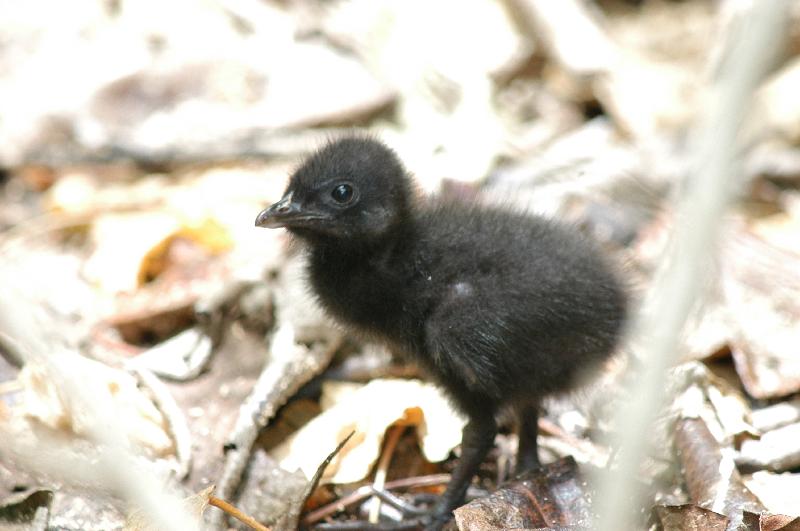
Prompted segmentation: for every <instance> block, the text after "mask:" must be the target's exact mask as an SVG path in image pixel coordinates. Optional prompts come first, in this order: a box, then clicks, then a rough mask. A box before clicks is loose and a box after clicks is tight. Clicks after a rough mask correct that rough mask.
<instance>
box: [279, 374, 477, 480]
mask: <svg viewBox="0 0 800 531" xmlns="http://www.w3.org/2000/svg"><path fill="white" fill-rule="evenodd" d="M322 405H323V408H324V409H325V410H324V412H323V413H322V414H321V415H319V416H318V417H316V418H315V419H314V420H312V421H311V422H309V423H308V424H306V425H305V426H304V427H303V428H302V429H301V430H300V431H298V432H297V433H296V434H295V435H294V436H292V437H291V438H290V439H289V440H287V441H286V442H285V443H283V444H282V445H280V446H278V447H277V448H276V449H275V450H273V451H272V455H273V456H274V457H275V458H276V459H277V460H278V461H279V462H280V464H281V466H282V467H283V468H284V469H286V470H289V471H294V470H296V469H298V468H299V469H300V470H302V471H303V473H304V474H305V475H306V477H308V478H311V477H312V476H313V475H314V473H315V472H316V470H317V467H318V466H319V464H320V463H321V462H322V461H323V460H324V459H325V458H326V457H327V454H328V452H329V451H330V449H331V448H334V447H336V444H337V443H338V442H339V441H341V440H342V439H343V438H344V437H345V436H347V434H349V433H350V432H351V431H353V430H355V432H356V434H355V435H354V436H353V438H352V439H351V440H350V442H349V443H348V444H347V445H345V447H344V448H342V450H341V452H340V453H339V454H338V455H337V456H336V457H335V458H334V460H333V462H332V463H331V464H330V466H329V467H328V469H327V470H326V472H325V476H323V480H325V481H330V482H334V483H351V482H354V481H359V480H361V479H363V478H364V477H366V475H367V474H368V473H369V471H370V469H371V468H372V465H373V464H374V463H375V461H376V459H377V458H378V455H379V453H380V448H381V442H382V441H383V436H384V433H385V431H386V428H388V427H389V426H391V425H392V424H394V423H396V422H400V423H404V424H413V425H415V426H417V430H418V433H419V435H420V443H421V447H422V452H423V454H425V457H426V458H427V459H428V460H430V461H441V460H444V459H445V458H447V456H448V454H449V453H450V451H451V450H452V449H453V448H455V447H456V445H458V444H459V442H460V441H461V428H462V427H463V426H464V419H463V418H462V417H461V416H460V415H459V414H458V413H456V412H455V411H454V410H453V409H452V407H451V406H450V404H449V403H448V402H447V400H446V399H445V398H444V396H443V395H442V393H441V391H439V389H438V388H436V387H435V386H433V385H431V384H428V383H423V382H420V381H417V380H373V381H372V382H370V383H368V384H366V385H357V384H342V383H326V384H325V385H324V386H323V399H322Z"/></svg>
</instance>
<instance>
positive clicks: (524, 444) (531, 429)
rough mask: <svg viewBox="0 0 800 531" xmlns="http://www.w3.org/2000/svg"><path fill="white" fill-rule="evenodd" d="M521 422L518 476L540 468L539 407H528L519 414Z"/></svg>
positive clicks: (515, 471)
mask: <svg viewBox="0 0 800 531" xmlns="http://www.w3.org/2000/svg"><path fill="white" fill-rule="evenodd" d="M517 417H518V420H519V447H518V448H517V464H516V466H515V467H514V473H515V474H516V475H519V474H522V473H523V472H528V471H530V470H535V469H537V468H539V447H538V446H537V444H536V437H537V435H539V406H538V405H535V404H534V405H528V406H524V407H521V408H520V409H519V411H518V412H517Z"/></svg>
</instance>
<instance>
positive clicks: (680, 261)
mask: <svg viewBox="0 0 800 531" xmlns="http://www.w3.org/2000/svg"><path fill="white" fill-rule="evenodd" d="M787 9H788V2H786V1H784V0H779V1H775V2H755V1H753V2H751V8H750V9H749V10H748V11H747V12H744V13H742V15H741V17H740V18H739V20H738V21H737V24H731V25H730V27H729V31H728V33H726V34H725V35H724V38H725V48H724V49H725V51H726V53H725V54H724V56H723V61H722V63H721V64H720V68H719V69H718V70H717V72H716V74H717V78H716V79H715V80H714V82H713V84H712V86H711V87H710V93H709V94H708V98H707V102H708V105H707V107H708V110H707V116H706V119H705V121H704V122H703V123H702V124H701V127H700V128H699V129H698V136H697V137H696V139H695V140H696V144H695V146H694V153H693V156H694V159H693V160H694V164H693V166H692V168H693V172H692V174H691V175H689V176H688V179H687V181H686V182H685V189H684V192H685V196H684V198H683V201H682V202H681V203H680V204H679V205H678V211H677V215H676V220H677V221H676V227H675V232H674V234H673V239H672V246H671V248H670V249H669V252H668V256H666V257H665V259H664V260H663V262H662V263H661V268H660V271H659V273H658V275H657V277H656V282H655V283H654V284H653V287H652V288H651V290H650V293H649V294H648V298H649V299H648V304H647V305H646V306H645V307H646V308H648V312H647V313H646V314H644V315H643V316H642V317H641V318H640V320H639V322H638V323H635V326H634V329H633V330H632V342H633V344H634V350H635V351H636V352H638V353H639V354H640V357H641V358H642V359H643V360H644V362H643V363H642V366H643V369H642V371H641V374H640V375H639V376H638V377H637V378H632V379H631V381H632V382H634V385H633V388H632V389H631V390H630V396H632V397H636V399H635V400H634V401H632V402H631V403H630V405H628V406H626V407H621V408H619V410H618V412H617V415H616V419H615V420H616V423H615V426H616V430H615V431H616V433H617V440H616V441H614V446H616V447H619V448H620V461H619V467H618V468H617V470H616V471H614V472H613V473H607V474H605V475H604V476H602V477H601V478H600V481H599V485H598V489H597V492H598V493H599V499H598V505H597V507H598V509H599V511H600V516H601V521H600V524H601V525H600V527H599V528H598V529H601V530H607V531H616V530H618V529H633V528H634V526H633V525H632V522H633V520H634V518H635V515H636V510H635V509H636V508H637V507H639V506H640V502H641V500H642V493H641V492H637V489H636V483H635V479H636V476H637V470H638V467H639V465H640V463H641V462H642V460H643V459H644V457H645V456H646V455H647V452H648V443H647V441H648V433H649V432H650V430H651V428H650V426H651V423H652V421H653V420H654V418H655V417H656V414H657V411H658V410H659V408H660V407H661V405H662V403H663V401H664V398H665V396H664V395H665V390H664V389H665V387H666V386H665V383H664V380H665V374H666V371H667V368H668V367H669V366H670V365H672V364H673V362H674V361H675V360H676V358H677V353H678V346H679V344H678V340H679V335H680V332H681V329H682V328H683V325H684V322H685V320H686V317H687V314H688V312H689V310H690V308H691V307H692V305H693V304H694V303H695V301H696V300H697V298H698V296H699V295H700V294H701V293H702V289H703V285H704V280H705V278H704V273H705V272H706V271H707V270H708V269H709V266H710V265H711V264H710V259H711V258H712V253H711V252H709V251H710V250H712V249H715V243H716V241H717V240H718V238H719V234H720V230H721V225H722V220H723V216H724V214H725V209H726V207H727V205H728V202H729V200H730V198H731V196H732V193H733V191H734V189H735V187H736V186H737V185H738V184H740V175H741V167H740V166H741V164H740V161H739V142H738V140H739V138H738V137H739V130H740V126H741V124H742V122H743V120H744V118H745V116H746V111H747V109H748V108H749V107H750V100H751V96H752V93H753V91H754V89H755V88H756V86H757V85H758V84H759V82H760V81H761V79H762V78H763V77H764V75H765V73H766V72H767V69H768V68H769V66H770V64H771V59H772V58H773V57H774V56H775V55H776V53H775V52H776V51H777V50H778V49H779V45H780V43H781V38H782V36H783V35H784V34H785V25H786V21H787V20H788V18H787V15H788V11H787Z"/></svg>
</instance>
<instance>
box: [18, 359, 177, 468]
mask: <svg viewBox="0 0 800 531" xmlns="http://www.w3.org/2000/svg"><path fill="white" fill-rule="evenodd" d="M71 363H73V364H74V365H76V366H79V367H80V369H79V370H78V369H76V370H77V371H78V372H80V374H82V375H83V377H84V382H85V383H84V385H85V386H87V387H91V388H92V396H93V397H95V399H96V400H99V401H105V402H107V403H110V404H111V405H110V407H111V408H112V410H113V411H114V415H115V416H116V417H117V418H118V419H119V420H120V424H121V425H122V426H125V427H126V428H127V430H128V433H127V435H128V439H129V440H130V441H131V443H132V444H133V445H134V446H135V447H136V448H137V449H138V450H139V451H140V452H142V453H144V454H145V455H150V456H159V457H164V456H167V455H171V454H172V453H173V452H174V445H173V441H172V439H171V438H170V436H169V434H168V432H167V428H166V425H165V422H164V417H163V416H162V414H161V412H160V411H159V410H158V408H156V406H155V405H154V404H153V402H152V401H151V400H150V399H149V398H148V397H147V396H145V395H144V394H143V393H142V392H141V391H140V390H139V388H138V386H137V382H136V379H135V378H134V377H133V376H131V375H130V374H128V373H126V372H123V371H120V370H118V369H113V368H111V367H108V366H106V365H103V364H102V363H99V362H96V361H93V360H90V359H88V358H84V357H81V356H75V357H74V360H72V361H71ZM19 382H20V384H21V385H22V387H23V400H22V402H21V404H20V405H19V406H18V407H16V408H14V409H12V414H13V415H14V416H15V417H16V418H18V419H24V420H25V421H27V422H35V423H37V424H39V425H43V426H46V427H47V428H49V429H51V430H54V431H57V432H61V433H62V434H63V435H68V436H72V437H78V438H86V437H87V436H88V434H89V427H90V426H92V425H93V422H94V420H93V419H87V418H85V416H84V415H85V412H83V411H80V410H76V409H75V408H74V404H73V402H71V401H70V400H69V399H68V398H67V397H66V396H65V395H64V394H63V391H62V390H61V389H59V388H58V387H57V386H56V384H55V382H54V381H53V379H51V378H50V376H49V374H48V371H47V370H46V369H45V368H44V367H42V366H40V365H37V364H34V363H29V364H27V365H25V366H24V367H23V368H22V370H21V371H20V373H19Z"/></svg>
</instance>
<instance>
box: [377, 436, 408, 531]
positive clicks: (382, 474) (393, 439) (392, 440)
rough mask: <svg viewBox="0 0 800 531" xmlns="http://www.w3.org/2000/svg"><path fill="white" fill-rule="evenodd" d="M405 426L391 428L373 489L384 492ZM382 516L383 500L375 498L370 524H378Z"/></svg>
mask: <svg viewBox="0 0 800 531" xmlns="http://www.w3.org/2000/svg"><path fill="white" fill-rule="evenodd" d="M405 429H406V428H405V426H399V425H394V426H392V427H390V428H389V434H388V435H387V436H386V445H385V447H384V449H383V455H381V458H380V461H378V468H377V470H376V471H375V480H374V481H373V482H372V487H373V488H374V489H375V490H376V491H379V490H383V487H384V485H385V484H386V473H387V471H388V470H389V463H391V461H392V456H393V455H394V449H395V447H396V446H397V441H399V440H400V436H401V435H402V434H403V432H404V431H405ZM380 515H381V500H380V498H379V497H378V498H375V499H374V500H372V507H370V510H369V518H368V520H369V522H370V523H372V524H376V523H378V519H379V518H380Z"/></svg>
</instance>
